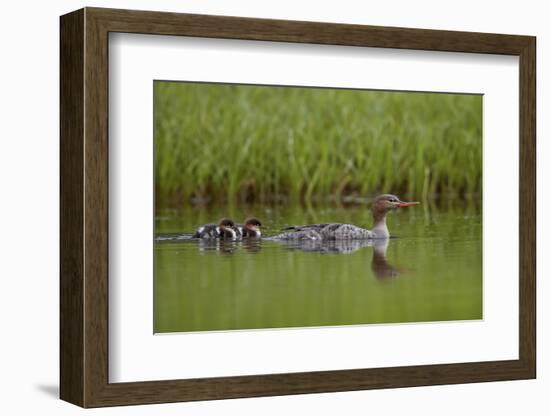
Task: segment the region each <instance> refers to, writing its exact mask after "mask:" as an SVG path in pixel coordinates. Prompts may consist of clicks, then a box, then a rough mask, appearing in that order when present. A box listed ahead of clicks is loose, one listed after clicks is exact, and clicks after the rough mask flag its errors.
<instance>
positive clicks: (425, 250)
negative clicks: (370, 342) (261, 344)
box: [154, 203, 482, 332]
mask: <svg viewBox="0 0 550 416" xmlns="http://www.w3.org/2000/svg"><path fill="white" fill-rule="evenodd" d="M250 215H254V216H256V217H258V218H260V219H261V220H262V222H263V223H264V225H265V226H266V227H264V235H265V236H268V235H273V234H276V233H278V232H279V230H280V229H281V228H283V227H285V226H287V225H289V224H304V223H317V222H327V221H331V222H350V223H354V224H356V225H360V226H365V227H367V228H368V227H370V226H371V219H370V211H369V209H368V207H366V206H363V205H359V206H352V207H337V206H322V207H303V206H299V205H291V206H285V207H252V206H249V207H229V208H228V207H210V208H208V209H205V208H185V209H180V210H160V211H157V217H156V219H155V225H156V229H155V231H156V240H155V311H154V314H155V319H154V321H155V332H189V331H213V330H234V329H259V328H287V327H310V326H337V325H355V324H374V323H399V322H425V321H449V320H471V319H481V318H482V242H481V211H480V208H479V207H478V206H476V205H474V204H463V203H462V204H458V203H456V204H452V205H449V206H446V207H444V208H442V207H439V208H436V207H435V206H433V205H430V204H422V205H420V206H417V207H412V208H404V209H401V210H399V211H398V212H394V213H391V214H390V215H389V217H388V227H389V229H390V233H391V234H392V236H395V237H396V238H391V239H390V240H386V241H379V242H375V243H373V242H358V241H355V242H349V241H348V242H330V243H328V244H327V243H324V244H322V243H318V242H306V243H305V244H296V243H294V244H287V243H284V242H280V241H271V240H268V239H261V240H252V241H243V242H225V241H214V242H207V241H200V240H193V239H190V238H189V236H190V234H191V233H192V232H193V231H194V229H195V227H196V226H197V225H199V224H203V223H208V222H215V221H217V220H218V219H219V218H221V217H224V216H231V217H232V218H234V219H235V220H236V221H238V222H241V221H243V220H244V218H245V217H246V216H250Z"/></svg>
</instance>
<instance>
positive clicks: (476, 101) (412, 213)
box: [60, 8, 536, 407]
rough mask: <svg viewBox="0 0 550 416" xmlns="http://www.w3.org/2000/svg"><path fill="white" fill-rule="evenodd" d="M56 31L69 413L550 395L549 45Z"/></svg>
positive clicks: (213, 24)
mask: <svg viewBox="0 0 550 416" xmlns="http://www.w3.org/2000/svg"><path fill="white" fill-rule="evenodd" d="M60 29H61V37H60V38H61V50H60V54H61V128H60V131H61V178H60V181H61V273H60V274H61V276H60V279H61V289H60V290H61V293H60V296H61V305H60V324H61V334H60V336H61V339H60V341H61V351H60V359H61V363H60V372H61V386H60V395H61V398H62V399H63V400H66V401H68V402H71V403H74V404H77V405H79V406H82V407H101V406H116V405H129V404H146V403H163V402H177V401H191V400H211V399H224V398H238V397H256V396H268V395H286V394H303V393H319V392H336V391H349V390H363V389H378V388H397V387H411V386H425V385H436V384H455V383H472V382H486V381H500V380H519V379H530V378H535V376H536V334H535V248H536V247H535V244H536V236H535V218H536V212H535V202H536V192H535V160H536V152H535V103H536V97H535V49H536V46H535V38H534V37H530V36H518V35H501V34H487V33H467V32H452V31H436V30H422V29H405V28H390V27H376V26H361V25H346V24H333V23H315V22H297V21H283V20H268V19H252V18H241V17H226V16H206V15H190V14H176V13H164V12H163V13H161V12H147V11H130V10H115V9H100V8H85V9H81V10H78V11H75V12H72V13H69V14H67V15H64V16H62V17H61V21H60Z"/></svg>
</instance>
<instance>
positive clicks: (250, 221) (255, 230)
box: [237, 218, 262, 238]
mask: <svg viewBox="0 0 550 416" xmlns="http://www.w3.org/2000/svg"><path fill="white" fill-rule="evenodd" d="M261 227H262V223H261V221H260V220H258V219H257V218H247V219H246V221H245V222H244V224H237V229H238V230H239V233H240V235H241V236H242V237H243V238H244V237H253V238H259V237H261V236H262V232H261V230H260V228H261Z"/></svg>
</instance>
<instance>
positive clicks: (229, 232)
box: [192, 218, 238, 240]
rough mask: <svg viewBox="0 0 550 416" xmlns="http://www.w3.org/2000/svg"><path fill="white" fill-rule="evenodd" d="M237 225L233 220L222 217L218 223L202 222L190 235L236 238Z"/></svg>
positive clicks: (203, 237) (206, 237)
mask: <svg viewBox="0 0 550 416" xmlns="http://www.w3.org/2000/svg"><path fill="white" fill-rule="evenodd" d="M237 237H238V236H237V227H236V226H235V223H234V222H233V220H231V219H229V218H222V219H221V220H220V222H219V224H217V225H216V224H204V225H201V226H200V227H199V228H198V229H197V231H195V233H194V234H193V235H192V238H202V239H207V240H208V239H215V238H222V239H227V240H236V239H237Z"/></svg>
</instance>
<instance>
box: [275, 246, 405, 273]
mask: <svg viewBox="0 0 550 416" xmlns="http://www.w3.org/2000/svg"><path fill="white" fill-rule="evenodd" d="M280 242H281V243H283V244H285V245H286V246H287V248H288V249H289V250H300V251H305V252H314V253H327V254H328V253H336V254H351V253H354V252H356V251H358V250H360V249H362V248H364V247H372V248H373V250H372V261H371V270H372V271H373V273H374V274H375V276H376V277H377V278H378V279H380V280H388V279H395V278H397V277H399V275H400V274H401V271H400V270H399V269H398V268H397V267H395V266H393V265H392V264H390V263H388V261H387V258H386V253H387V251H388V246H389V244H390V239H388V238H384V239H379V240H332V241H320V240H302V241H300V240H297V241H280Z"/></svg>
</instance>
